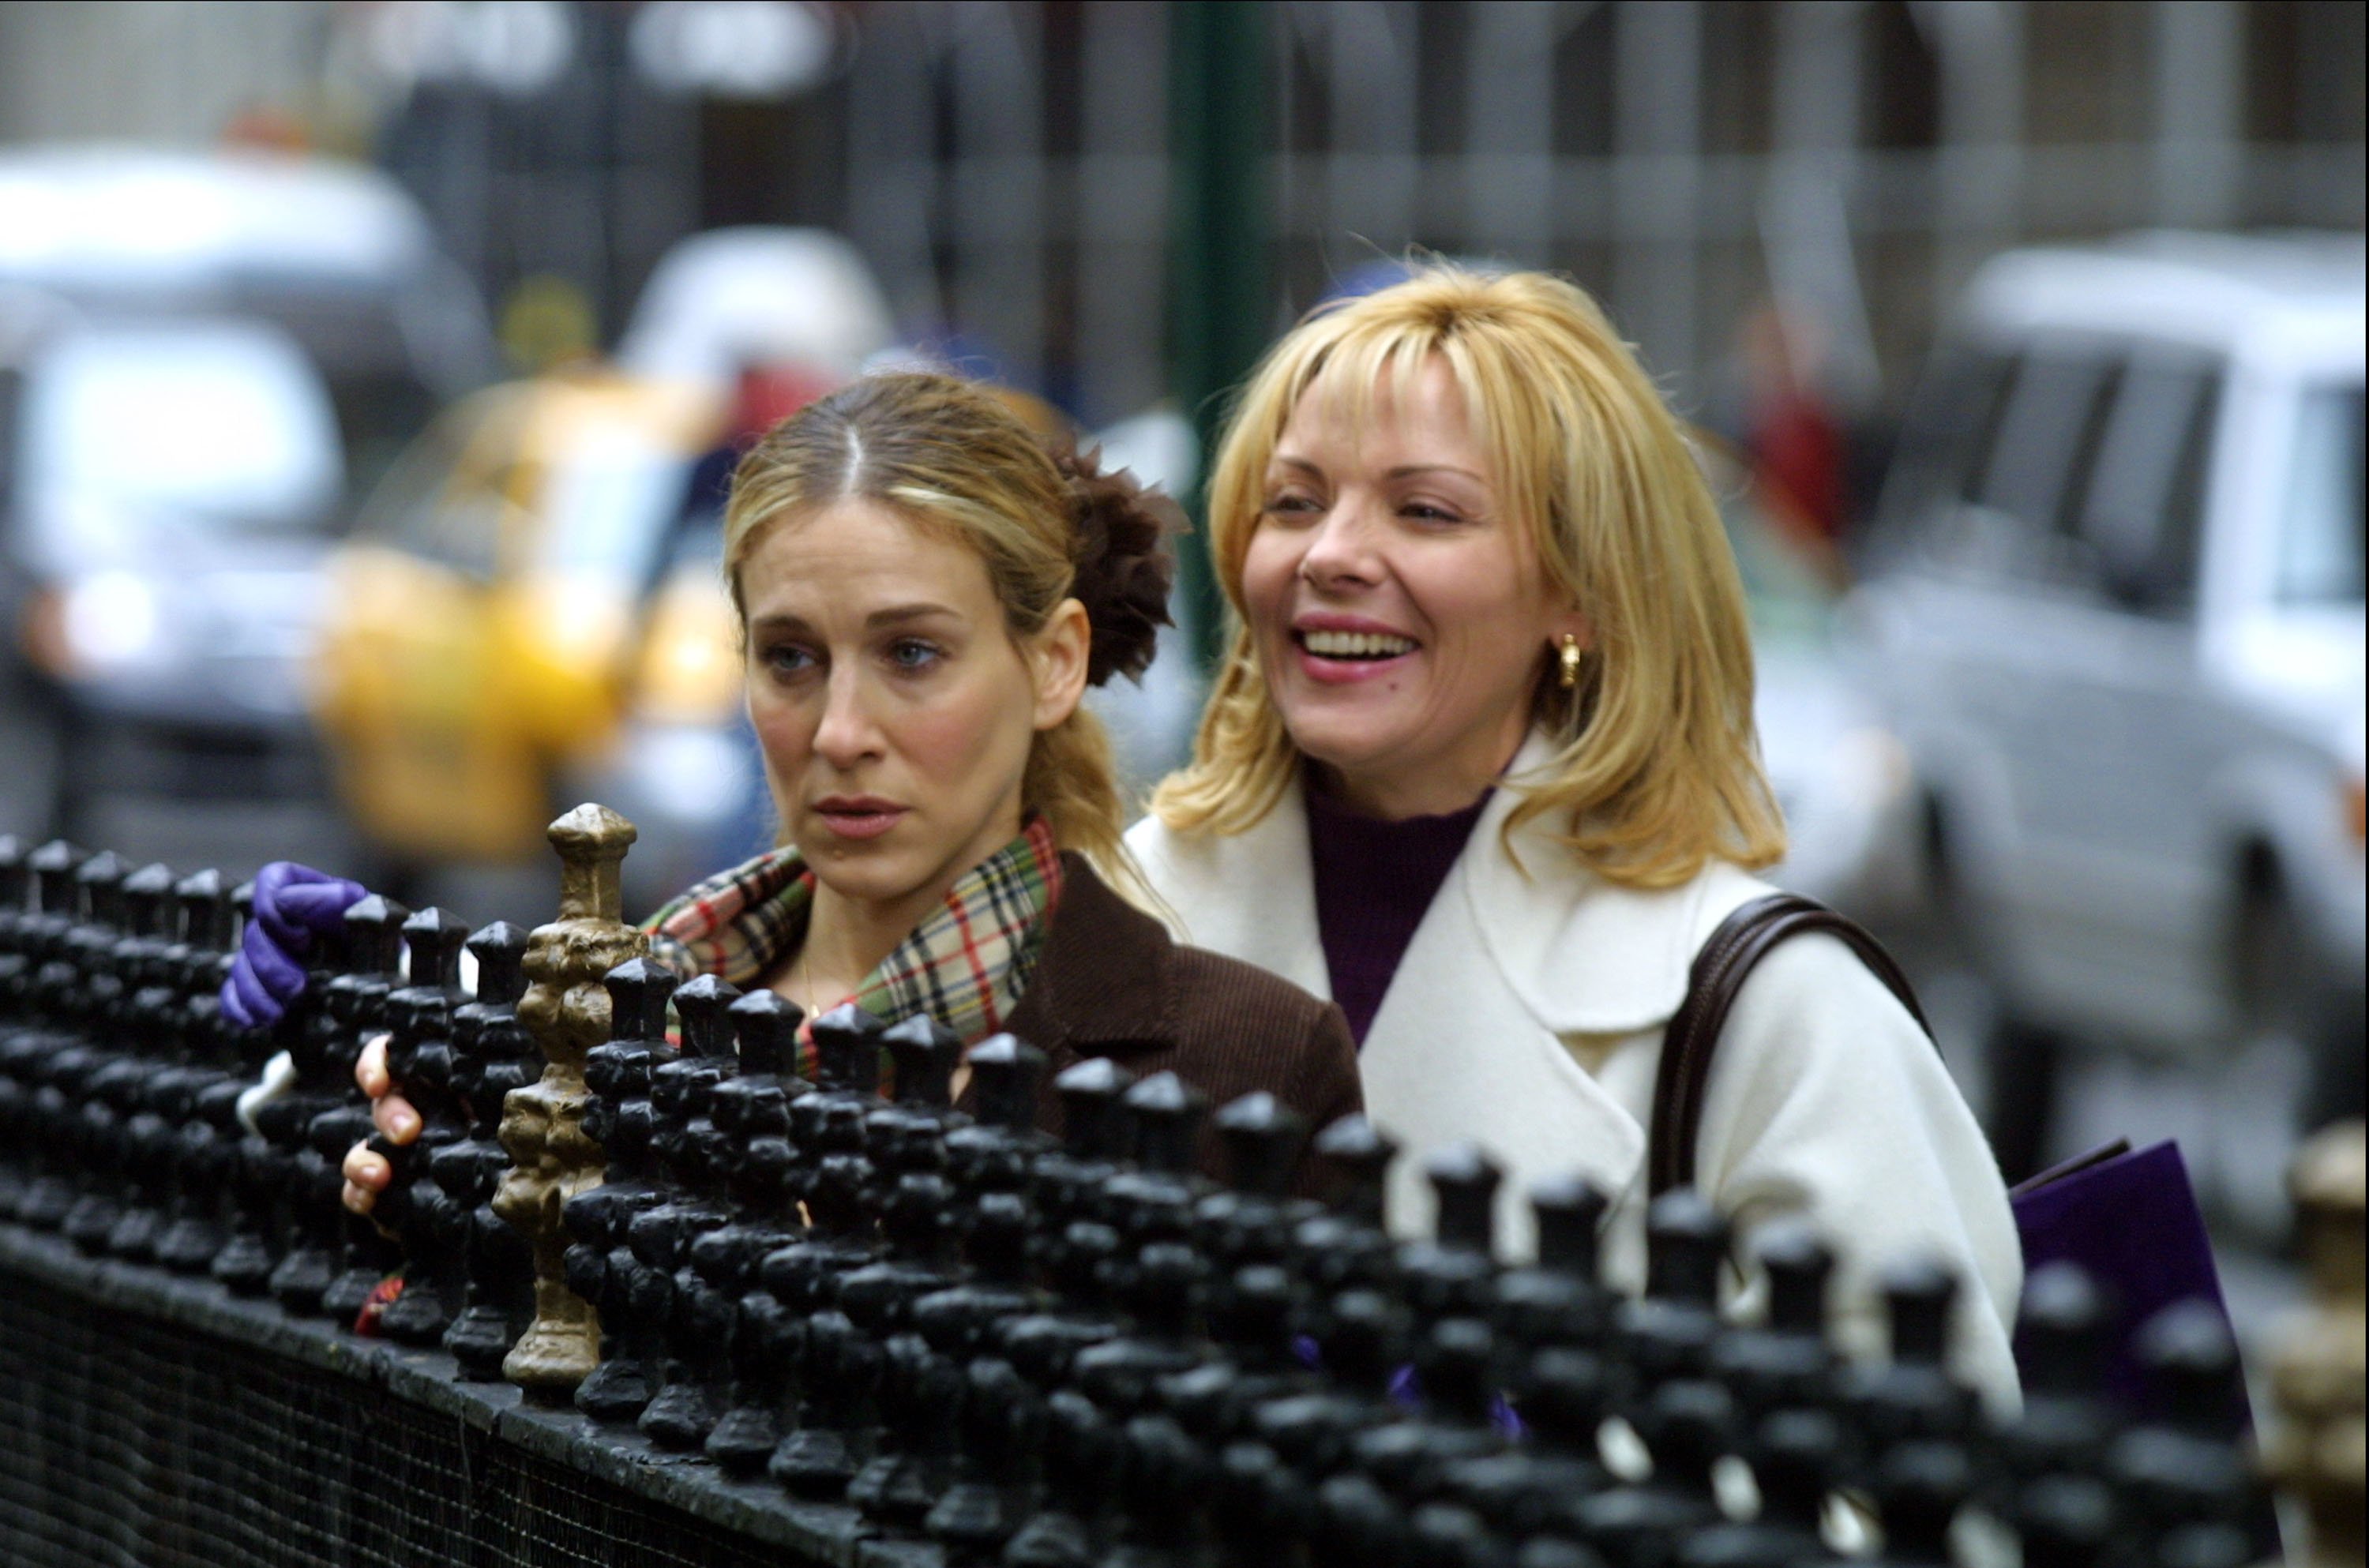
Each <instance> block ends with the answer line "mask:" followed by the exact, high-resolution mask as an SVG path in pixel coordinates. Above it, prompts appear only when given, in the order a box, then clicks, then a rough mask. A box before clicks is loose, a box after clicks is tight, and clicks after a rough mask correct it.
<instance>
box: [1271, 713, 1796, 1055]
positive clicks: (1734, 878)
mask: <svg viewBox="0 0 2369 1568" xmlns="http://www.w3.org/2000/svg"><path fill="white" fill-rule="evenodd" d="M1553 756H1554V745H1553V742H1552V741H1551V740H1550V739H1549V738H1547V737H1546V736H1544V735H1540V734H1537V733H1533V734H1532V735H1531V736H1530V738H1529V739H1528V741H1526V742H1525V743H1524V744H1523V746H1522V749H1521V750H1520V751H1519V752H1517V753H1516V755H1515V757H1514V762H1513V765H1512V766H1511V767H1510V768H1508V769H1507V770H1506V775H1505V785H1504V786H1502V787H1500V788H1499V789H1498V790H1497V792H1496V794H1495V795H1493V796H1491V797H1490V801H1489V806H1488V809H1487V810H1485V811H1483V812H1482V814H1481V820H1480V822H1479V823H1478V824H1477V825H1476V826H1475V827H1474V829H1473V830H1472V839H1471V842H1470V843H1468V844H1467V845H1466V846H1465V852H1464V856H1463V859H1462V861H1461V862H1460V864H1461V866H1462V867H1463V869H1464V871H1465V873H1466V875H1464V876H1459V877H1455V878H1452V879H1451V888H1452V889H1453V890H1454V891H1456V892H1459V893H1460V894H1461V895H1462V896H1463V897H1464V898H1468V899H1470V900H1471V914H1472V920H1473V923H1474V925H1475V926H1476V927H1477V928H1478V930H1479V932H1480V933H1481V940H1482V945H1483V947H1484V948H1486V950H1487V951H1488V954H1489V956H1490V958H1491V960H1492V961H1493V963H1494V964H1495V965H1496V967H1497V968H1498V971H1499V972H1500V973H1501V974H1502V975H1503V976H1504V977H1505V983H1506V985H1507V986H1508V987H1509V988H1511V989H1512V990H1513V992H1514V994H1515V995H1516V996H1517V997H1519V998H1520V999H1521V1001H1522V1005H1523V1006H1524V1007H1525V1008H1527V1009H1528V1011H1529V1013H1531V1015H1532V1016H1534V1017H1536V1018H1537V1019H1538V1021H1539V1023H1541V1024H1545V1025H1546V1026H1547V1027H1548V1028H1549V1029H1551V1030H1552V1031H1553V1032H1554V1033H1556V1034H1558V1035H1569V1034H1628V1033H1631V1032H1632V1031H1635V1030H1639V1029H1646V1028H1654V1027H1658V1026H1659V1025H1661V1024H1665V1023H1667V1022H1669V1020H1670V1017H1671V1015H1672V1014H1673V1013H1677V1010H1678V1003H1679V1002H1680V1001H1683V1000H1684V999H1685V996H1686V990H1687V975H1688V969H1689V967H1691V966H1692V965H1693V963H1694V957H1695V954H1696V952H1697V950H1698V949H1699V948H1700V947H1701V946H1702V944H1703V939H1704V938H1705V937H1707V936H1709V935H1710V934H1711V930H1712V928H1713V927H1715V926H1716V925H1717V924H1718V923H1719V922H1720V921H1722V920H1723V919H1724V918H1726V916H1727V914H1728V913H1729V912H1730V911H1731V910H1734V908H1735V907H1736V906H1737V905H1739V904H1742V903H1743V902H1745V900H1746V899H1748V898H1754V897H1757V895H1759V894H1761V893H1765V892H1767V891H1768V888H1767V887H1765V886H1764V885H1763V884H1761V883H1760V882H1758V881H1757V880H1756V879H1755V878H1754V877H1752V876H1750V875H1749V874H1747V873H1745V872H1744V871H1742V870H1740V869H1738V868H1737V867H1735V866H1734V865H1731V864H1727V863H1726V862H1723V861H1713V862H1711V864H1709V865H1707V866H1706V867H1705V868H1704V870H1703V871H1702V872H1701V873H1700V874H1699V875H1698V876H1693V877H1691V878H1689V879H1688V880H1687V881H1686V882H1684V883H1682V884H1680V885H1679V886H1677V887H1669V888H1637V887H1621V886H1620V885H1619V884H1618V883H1614V882H1609V881H1607V880H1606V879H1605V878H1603V877H1601V876H1597V875H1596V873H1594V872H1592V871H1588V870H1585V869H1583V868H1579V867H1575V866H1574V865H1573V864H1572V862H1571V854H1570V852H1569V851H1568V850H1566V849H1564V848H1563V847H1562V845H1560V844H1558V843H1556V842H1555V841H1554V832H1555V825H1554V823H1553V821H1552V820H1551V818H1536V819H1533V820H1532V821H1530V822H1528V823H1525V824H1524V825H1523V826H1522V827H1521V828H1520V829H1519V830H1517V831H1516V832H1515V833H1514V834H1513V835H1512V849H1513V853H1512V854H1510V855H1509V854H1506V853H1503V851H1502V849H1501V840H1502V836H1503V833H1504V829H1505V819H1506V818H1508V817H1510V816H1511V815H1512V814H1513V811H1514V808H1515V807H1516V806H1518V805H1520V804H1521V802H1522V799H1523V798H1524V795H1525V791H1524V790H1523V788H1522V784H1523V783H1524V781H1525V779H1526V778H1534V777H1535V775H1536V774H1537V773H1539V771H1540V770H1541V769H1542V768H1543V767H1544V766H1545V765H1546V764H1547V763H1548V762H1549V761H1552V759H1553ZM1302 831H1303V833H1304V832H1305V829H1304V828H1303V829H1302ZM1517 859H1518V861H1519V864H1516V860H1517ZM1526 868H1527V869H1526ZM1450 890H1451V889H1450V888H1443V889H1442V892H1443V894H1446V893H1448V892H1449V891H1450Z"/></svg>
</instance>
